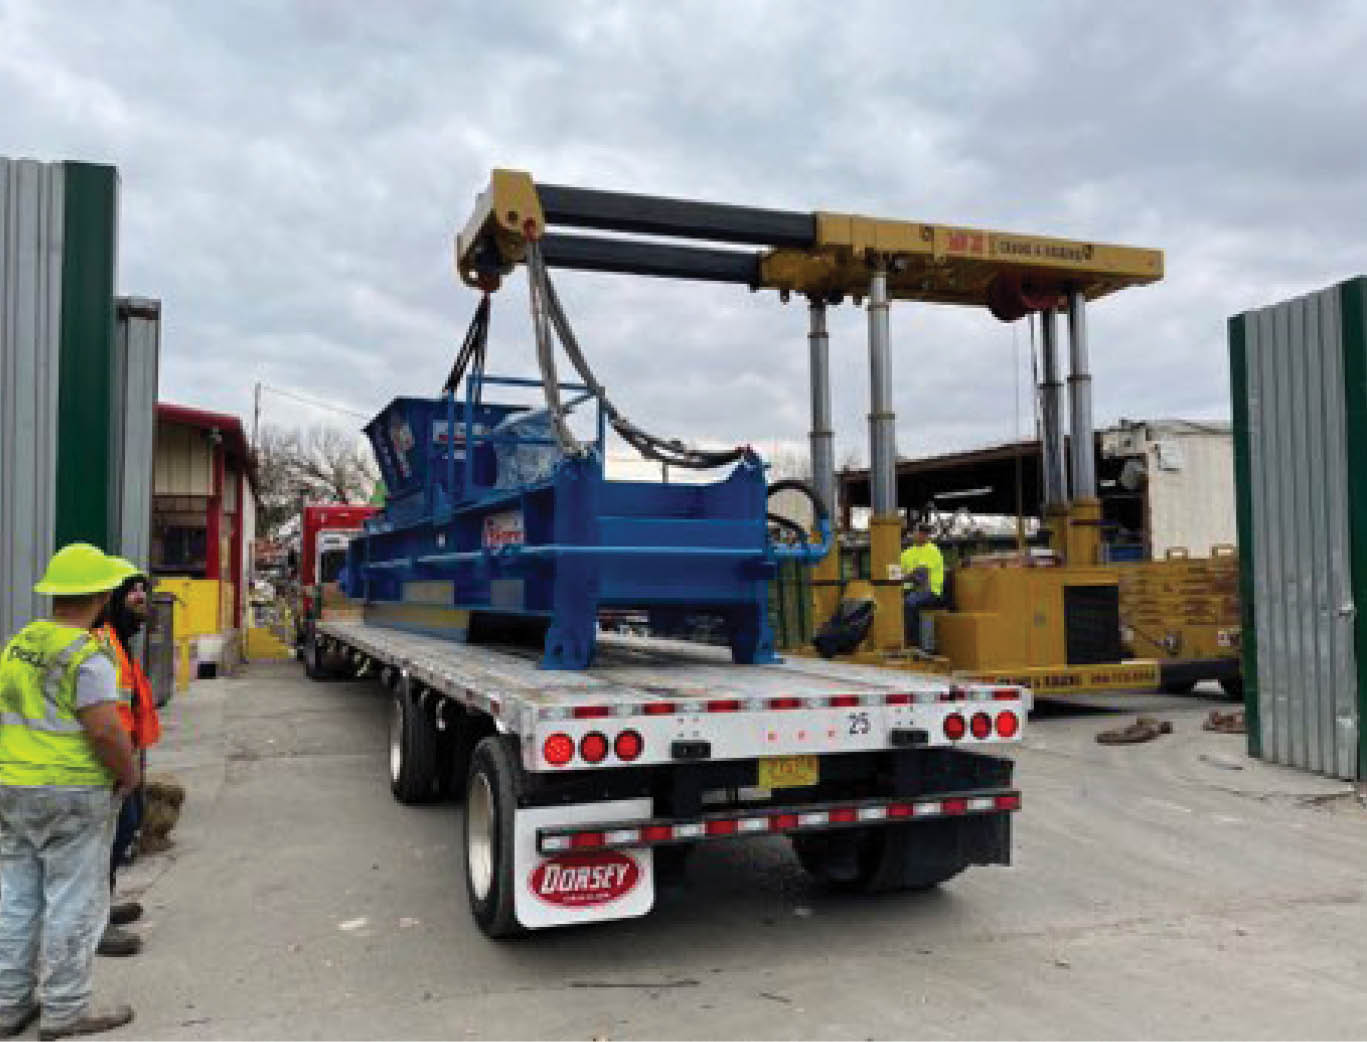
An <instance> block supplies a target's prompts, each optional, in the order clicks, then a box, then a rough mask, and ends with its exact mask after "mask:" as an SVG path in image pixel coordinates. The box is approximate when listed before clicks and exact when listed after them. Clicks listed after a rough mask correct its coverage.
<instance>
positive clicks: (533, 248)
mask: <svg viewBox="0 0 1367 1042" xmlns="http://www.w3.org/2000/svg"><path fill="white" fill-rule="evenodd" d="M527 275H528V281H529V282H531V283H533V284H535V285H536V286H537V287H538V288H537V289H536V290H534V291H533V308H534V309H535V308H536V307H537V306H538V302H539V303H540V306H541V307H543V308H544V311H545V317H546V318H548V319H549V322H550V324H551V325H552V326H553V327H554V328H555V332H556V334H557V335H558V336H559V338H560V342H561V344H562V345H563V346H564V348H565V354H566V355H567V356H568V358H569V360H570V364H571V365H573V366H574V368H575V371H576V372H578V374H579V377H580V379H582V380H583V381H584V385H585V386H586V387H587V388H588V389H589V391H590V393H592V394H593V396H594V397H595V398H597V399H598V401H599V403H600V404H601V405H602V408H603V414H604V416H606V417H607V421H608V423H609V424H611V425H612V429H613V430H615V431H616V432H617V433H618V434H619V435H621V437H622V439H623V440H624V441H625V442H626V443H627V444H628V445H630V446H631V447H632V448H634V449H635V450H636V451H637V452H639V453H640V454H641V455H642V456H644V457H645V458H647V459H653V460H657V461H658V462H661V463H665V464H667V465H669V466H673V467H684V468H686V469H693V470H708V469H711V468H714V467H724V466H726V465H727V464H730V463H735V462H737V461H738V460H739V459H740V458H741V457H742V456H744V455H745V449H744V447H737V448H734V449H723V450H708V449H690V448H689V447H688V446H686V445H685V444H684V443H683V442H682V441H680V440H678V439H677V438H668V439H666V438H661V437H659V436H658V435H654V434H650V433H649V432H647V431H643V430H641V428H639V427H637V426H636V425H635V424H633V423H632V422H631V421H630V420H628V419H627V418H626V417H625V416H623V415H622V413H621V412H620V411H619V410H618V409H617V407H616V406H615V405H613V403H612V400H611V399H610V398H608V394H607V389H606V388H605V387H604V386H603V385H602V384H601V383H600V382H599V381H598V378H597V376H595V375H594V372H593V369H592V368H591V367H590V366H589V363H588V359H586V358H585V357H584V353H583V351H582V350H581V349H580V347H579V340H578V338H577V337H576V336H575V335H574V329H573V328H572V327H571V326H570V322H569V318H568V317H567V316H566V315H565V309H564V308H563V307H562V306H561V304H560V298H559V296H558V295H557V294H556V292H555V285H554V284H553V283H552V282H551V278H550V273H549V271H548V270H547V268H546V261H545V258H544V257H543V256H542V254H541V250H540V247H539V245H538V244H536V243H534V242H533V243H529V244H528V249H527ZM533 321H534V322H535V318H534V319H533ZM545 339H546V343H547V345H548V346H547V348H546V349H545V350H546V351H547V353H549V350H550V349H549V341H550V337H549V331H547V335H546V338H545ZM542 351H543V347H542V339H541V337H540V335H538V340H537V352H538V358H540V355H541V353H542ZM548 369H549V372H550V374H551V375H552V376H553V375H554V373H555V365H554V359H551V361H550V364H549V366H547V365H543V366H542V379H543V380H545V379H546V378H547V371H548ZM556 400H557V401H558V400H559V396H558V394H557V395H556ZM548 401H549V399H548Z"/></svg>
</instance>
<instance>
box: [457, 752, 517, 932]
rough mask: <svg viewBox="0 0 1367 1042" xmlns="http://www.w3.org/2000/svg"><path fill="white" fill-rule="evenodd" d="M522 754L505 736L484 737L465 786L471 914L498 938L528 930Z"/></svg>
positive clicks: (474, 755)
mask: <svg viewBox="0 0 1367 1042" xmlns="http://www.w3.org/2000/svg"><path fill="white" fill-rule="evenodd" d="M517 770H518V766H517V756H516V755H515V753H514V752H513V750H512V748H511V743H510V742H509V741H508V740H507V739H505V738H502V737H500V736H499V735H490V736H489V737H487V738H484V739H481V740H480V742H479V744H478V745H476V746H475V751H474V753H473V755H472V756H471V757H470V774H469V780H468V782H467V783H466V787H465V830H464V831H465V843H464V844H463V847H464V850H465V891H466V895H467V896H468V898H469V901H470V914H471V915H473V916H474V917H475V922H476V923H477V924H478V925H479V928H480V929H481V930H482V931H484V933H485V934H486V935H487V936H489V937H493V938H500V937H514V936H516V935H518V934H521V933H523V932H525V930H524V928H523V927H522V926H521V925H520V924H519V923H518V921H517V915H516V912H515V910H514V908H515V900H516V892H517V891H516V884H515V882H514V879H513V863H514V857H515V851H514V838H515V837H514V817H515V815H516V813H517Z"/></svg>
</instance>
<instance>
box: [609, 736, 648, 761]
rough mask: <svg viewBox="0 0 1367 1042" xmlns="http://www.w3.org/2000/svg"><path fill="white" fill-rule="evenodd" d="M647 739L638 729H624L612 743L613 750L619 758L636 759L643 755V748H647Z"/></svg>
mask: <svg viewBox="0 0 1367 1042" xmlns="http://www.w3.org/2000/svg"><path fill="white" fill-rule="evenodd" d="M645 744H646V743H645V740H644V739H642V738H641V736H640V734H639V733H638V732H636V731H623V732H622V733H621V734H619V735H618V736H617V740H616V741H614V742H613V743H612V751H613V752H615V753H616V754H617V759H619V760H634V759H636V757H638V756H640V755H641V750H642V749H643V748H645Z"/></svg>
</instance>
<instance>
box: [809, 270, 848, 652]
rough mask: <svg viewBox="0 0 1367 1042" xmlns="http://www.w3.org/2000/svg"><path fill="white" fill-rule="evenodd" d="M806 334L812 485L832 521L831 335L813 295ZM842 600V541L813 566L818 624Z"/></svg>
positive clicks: (822, 304) (822, 309)
mask: <svg viewBox="0 0 1367 1042" xmlns="http://www.w3.org/2000/svg"><path fill="white" fill-rule="evenodd" d="M808 313H809V315H810V325H809V327H808V333H807V346H808V349H809V351H808V354H809V357H810V360H811V366H810V377H811V392H812V430H811V434H810V439H811V456H812V458H811V473H812V488H814V489H815V490H816V494H817V495H818V496H820V497H821V499H822V501H823V502H824V503H825V504H826V509H827V510H828V511H830V514H831V524H832V525H833V526H834V525H835V524H836V519H837V518H838V517H839V514H838V512H837V508H836V487H835V447H834V444H833V441H832V439H833V437H834V436H833V434H832V432H831V353H830V346H831V338H830V335H829V334H828V333H827V332H826V304H825V302H824V301H822V300H820V299H818V298H815V297H813V298H812V301H811V306H810V308H809V311H808ZM839 603H840V541H839V539H838V538H837V539H836V540H835V542H834V544H833V545H832V547H831V552H830V553H829V554H827V555H826V557H825V559H824V560H822V561H819V562H818V563H817V564H816V565H815V566H814V567H813V568H812V608H813V618H814V620H815V623H816V625H818V626H819V625H821V623H823V622H825V621H826V620H827V619H829V618H830V617H831V616H832V615H833V614H834V613H835V609H836V606H837V605H838V604H839Z"/></svg>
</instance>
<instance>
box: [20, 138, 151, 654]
mask: <svg viewBox="0 0 1367 1042" xmlns="http://www.w3.org/2000/svg"><path fill="white" fill-rule="evenodd" d="M118 187H119V178H118V172H117V171H116V170H115V169H114V168H113V167H111V166H101V165H96V164H90V163H41V162H38V161H36V160H30V159H24V160H8V159H0V640H2V639H5V638H7V637H8V636H9V635H10V634H12V633H13V632H15V631H16V630H18V629H19V628H20V627H22V626H23V625H24V624H25V623H26V622H27V621H28V620H29V619H30V618H32V617H33V616H34V615H35V614H37V613H39V612H41V611H42V610H43V607H44V605H43V600H42V598H39V597H37V596H35V595H34V594H33V593H32V592H31V589H32V586H33V583H34V582H35V581H36V580H37V578H38V576H39V575H40V574H41V572H42V570H43V567H44V565H45V564H46V562H47V559H48V558H49V557H50V556H51V554H52V552H53V550H54V549H55V548H56V547H58V546H62V545H64V544H65V543H69V542H73V541H76V540H84V541H87V542H91V543H94V544H96V545H97V546H99V547H101V548H102V549H106V550H109V551H113V552H119V553H123V554H124V555H125V556H128V557H131V558H132V559H133V560H135V561H139V562H144V561H146V559H147V556H148V542H149V539H148V528H149V525H150V522H151V467H152V440H153V436H154V424H155V420H154V411H155V403H156V395H157V367H158V354H159V336H158V333H157V326H158V322H159V319H158V318H157V315H156V312H157V311H158V310H159V305H157V304H156V302H155V301H150V302H149V301H142V300H130V301H127V302H125V303H124V304H123V306H121V307H120V308H118V309H117V310H118V315H117V322H116V302H115V297H114V280H115V270H116V261H117V254H118ZM116 325H117V336H116Z"/></svg>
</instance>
